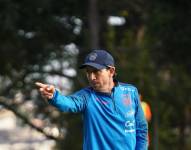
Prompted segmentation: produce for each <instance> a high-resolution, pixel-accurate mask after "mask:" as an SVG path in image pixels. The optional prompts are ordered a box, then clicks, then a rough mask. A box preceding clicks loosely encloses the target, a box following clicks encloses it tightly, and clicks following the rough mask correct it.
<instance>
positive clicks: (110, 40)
mask: <svg viewBox="0 0 191 150" xmlns="http://www.w3.org/2000/svg"><path fill="white" fill-rule="evenodd" d="M93 49H106V50H108V51H109V52H110V53H111V54H112V55H113V56H114V58H115V60H116V67H117V78H118V80H120V81H122V82H127V83H130V84H133V85H135V86H136V87H137V88H138V89H139V92H140V93H141V94H142V96H143V100H144V101H146V102H147V103H148V104H149V105H150V107H151V111H152V119H151V121H150V122H149V134H150V140H151V143H150V147H149V149H150V150H169V149H173V150H190V149H191V77H190V75H191V61H190V60H191V50H190V49H191V1H190V0H150V1H148V0H121V1H112V0H104V1H103V0H102V1H100V0H84V1H80V0H32V1H28V0H20V1H16V0H0V106H1V107H0V110H2V109H8V110H11V111H12V112H14V114H15V115H16V116H17V118H19V120H20V123H19V125H20V126H22V127H24V126H28V125H29V126H30V127H32V128H33V129H35V130H37V131H39V132H41V133H42V134H43V135H45V136H46V137H47V138H50V139H53V140H54V141H56V145H55V148H54V149H66V150H67V149H70V150H80V149H81V144H82V127H83V125H82V122H81V116H80V114H67V113H62V112H59V111H57V110H56V109H55V108H53V107H51V106H48V104H47V103H46V102H45V101H43V100H42V97H41V96H40V95H39V93H38V92H37V89H36V87H35V85H34V83H35V82H36V81H41V82H45V83H50V84H54V85H56V87H58V88H59V89H60V90H61V91H62V92H63V94H70V93H73V92H74V91H76V90H79V89H80V88H82V87H84V86H86V85H87V81H86V78H85V76H84V73H83V72H82V71H80V70H79V69H78V66H79V65H80V64H81V63H82V62H83V59H84V57H85V55H86V54H87V53H88V52H90V51H92V50H93ZM29 104H30V106H29ZM29 108H30V109H29ZM35 120H37V121H38V122H41V123H37V121H36V122H35ZM53 127H54V128H56V129H57V130H56V131H57V132H56V133H55V132H53V131H52V130H51V129H52V128H53ZM45 129H46V130H45ZM0 136H2V135H0Z"/></svg>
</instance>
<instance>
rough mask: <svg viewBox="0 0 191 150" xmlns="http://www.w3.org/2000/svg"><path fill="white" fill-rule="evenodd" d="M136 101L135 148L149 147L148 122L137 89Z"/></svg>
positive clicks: (143, 148) (140, 149)
mask: <svg viewBox="0 0 191 150" xmlns="http://www.w3.org/2000/svg"><path fill="white" fill-rule="evenodd" d="M134 96H135V102H136V104H137V107H136V113H135V121H136V148H135V150H147V149H148V124H147V121H146V118H145V116H144V112H143V110H142V107H141V103H140V99H139V94H138V91H137V90H135V95H134Z"/></svg>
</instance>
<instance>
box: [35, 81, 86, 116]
mask: <svg viewBox="0 0 191 150" xmlns="http://www.w3.org/2000/svg"><path fill="white" fill-rule="evenodd" d="M36 85H37V86H38V87H39V91H40V93H41V95H42V96H43V97H44V98H45V99H47V100H48V103H49V104H51V105H53V106H55V107H56V108H58V109H59V110H60V111H63V112H74V113H75V112H82V111H83V110H84V109H85V107H86V105H87V96H86V95H87V94H86V93H84V92H83V91H82V92H81V91H79V92H78V93H77V94H73V95H71V96H64V95H62V94H61V93H60V92H59V91H58V90H56V89H55V87H54V86H52V85H50V86H48V85H46V84H42V83H36Z"/></svg>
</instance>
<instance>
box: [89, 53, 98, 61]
mask: <svg viewBox="0 0 191 150" xmlns="http://www.w3.org/2000/svg"><path fill="white" fill-rule="evenodd" d="M96 58H97V54H96V53H92V54H90V56H89V60H90V61H94V60H95V59H96Z"/></svg>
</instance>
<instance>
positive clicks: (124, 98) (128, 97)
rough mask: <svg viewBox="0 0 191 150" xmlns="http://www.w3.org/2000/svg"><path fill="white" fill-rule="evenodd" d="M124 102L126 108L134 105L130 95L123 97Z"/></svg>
mask: <svg viewBox="0 0 191 150" xmlns="http://www.w3.org/2000/svg"><path fill="white" fill-rule="evenodd" d="M122 102H123V105H124V106H129V105H131V104H132V101H131V96H130V95H129V94H123V95H122Z"/></svg>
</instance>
